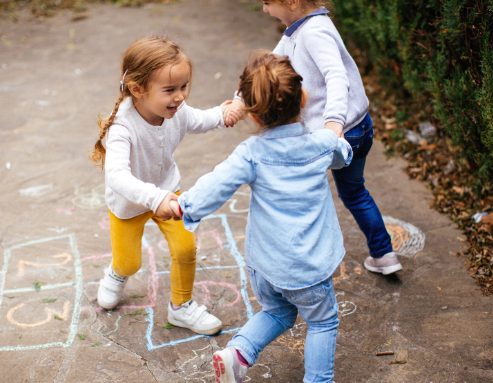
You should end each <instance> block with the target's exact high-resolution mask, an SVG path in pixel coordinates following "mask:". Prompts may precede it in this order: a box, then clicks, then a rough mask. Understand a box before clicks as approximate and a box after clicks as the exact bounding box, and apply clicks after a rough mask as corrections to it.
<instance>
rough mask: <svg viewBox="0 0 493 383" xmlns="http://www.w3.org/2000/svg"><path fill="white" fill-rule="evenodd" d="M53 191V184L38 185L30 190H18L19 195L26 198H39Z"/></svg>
mask: <svg viewBox="0 0 493 383" xmlns="http://www.w3.org/2000/svg"><path fill="white" fill-rule="evenodd" d="M52 189H53V184H47V185H39V186H33V187H30V188H26V189H21V190H19V193H20V194H21V195H22V196H27V197H39V196H42V195H43V194H46V193H47V192H48V191H50V190H52Z"/></svg>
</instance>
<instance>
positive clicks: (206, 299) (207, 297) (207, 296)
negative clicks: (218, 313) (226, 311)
mask: <svg viewBox="0 0 493 383" xmlns="http://www.w3.org/2000/svg"><path fill="white" fill-rule="evenodd" d="M207 285H216V286H222V287H227V288H229V289H231V290H233V291H234V292H235V293H236V299H235V300H234V301H233V302H230V303H228V304H226V305H224V306H226V307H230V306H234V305H235V304H236V302H238V301H239V300H240V298H241V294H240V292H239V291H238V289H237V288H236V286H235V285H232V284H230V283H224V282H214V281H201V282H195V283H194V286H199V287H201V289H202V294H203V296H204V304H205V305H206V304H208V303H209V302H210V301H211V294H210V292H209V289H208V288H207Z"/></svg>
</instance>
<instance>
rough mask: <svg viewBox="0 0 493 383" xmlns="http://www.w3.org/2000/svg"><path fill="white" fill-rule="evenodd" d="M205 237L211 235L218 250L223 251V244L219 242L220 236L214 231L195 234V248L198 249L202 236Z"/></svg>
mask: <svg viewBox="0 0 493 383" xmlns="http://www.w3.org/2000/svg"><path fill="white" fill-rule="evenodd" d="M206 235H212V236H213V237H214V239H215V240H216V243H217V247H218V248H220V249H221V250H223V242H222V241H221V236H220V235H219V233H218V232H217V231H215V230H210V231H204V232H202V233H197V234H196V237H197V247H198V248H199V247H200V245H201V243H202V238H203V237H204V236H206Z"/></svg>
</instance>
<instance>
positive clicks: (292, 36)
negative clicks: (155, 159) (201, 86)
mask: <svg viewBox="0 0 493 383" xmlns="http://www.w3.org/2000/svg"><path fill="white" fill-rule="evenodd" d="M324 3H326V1H325V0H269V1H263V5H264V12H268V13H269V14H270V15H271V16H273V17H276V18H278V19H279V20H281V22H282V23H283V24H284V25H286V27H287V28H286V30H285V31H284V33H283V36H282V38H281V41H279V43H278V44H277V46H276V47H275V49H274V51H273V53H275V54H277V55H279V56H287V57H288V58H289V59H290V60H291V63H292V64H293V68H294V70H295V71H296V72H297V73H298V74H300V75H301V76H302V77H303V89H305V90H306V91H307V92H308V100H307V102H306V107H305V113H304V115H303V117H304V120H305V121H306V122H307V123H308V126H309V127H310V129H311V130H318V129H324V128H325V129H330V130H333V131H334V132H335V133H336V134H337V135H338V136H339V137H342V136H343V137H344V138H345V139H346V140H347V141H348V142H349V143H350V144H351V147H352V149H353V153H354V157H353V161H352V162H351V165H349V166H348V167H345V168H343V169H337V170H335V169H333V170H332V175H333V177H334V181H335V184H336V186H337V192H338V194H339V197H340V198H341V200H342V202H344V205H345V206H346V208H347V209H348V210H349V211H350V212H351V214H352V215H353V217H354V219H355V220H356V222H357V223H358V226H359V227H360V229H361V231H363V233H364V234H365V236H366V239H367V244H368V249H369V250H370V256H369V257H367V258H366V259H365V261H364V265H365V267H366V268H367V269H368V270H370V271H372V272H375V273H382V274H391V273H395V272H396V271H399V270H401V269H402V265H401V264H400V262H399V260H398V259H397V256H396V254H395V252H394V251H393V249H392V243H391V238H390V236H389V234H388V233H387V229H386V228H385V224H384V222H383V219H382V215H381V214H380V210H379V209H378V206H377V204H376V203H375V201H374V200H373V198H372V196H371V195H370V193H369V192H368V190H367V189H366V187H365V178H364V170H365V164H366V157H367V155H368V153H369V151H370V148H371V146H372V143H373V123H372V119H371V117H370V115H369V113H368V105H369V102H368V98H367V97H366V93H365V88H364V86H363V81H362V80H361V76H360V74H359V71H358V67H357V66H356V63H355V62H354V60H353V58H352V57H351V55H350V54H349V52H348V51H347V50H346V47H345V46H344V42H343V41H342V39H341V36H340V35H339V32H338V31H337V29H336V27H335V26H334V24H333V23H332V21H331V20H330V18H329V17H327V14H328V13H329V11H328V10H327V9H325V8H324V7H323V5H324ZM243 107H244V103H243V102H242V101H241V98H240V97H238V99H235V101H234V103H233V104H231V105H229V106H228V109H230V110H237V111H241V109H242V108H243ZM230 121H231V122H232V123H233V122H236V119H235V117H234V116H232V117H231V118H228V117H227V118H226V122H227V123H229V122H230Z"/></svg>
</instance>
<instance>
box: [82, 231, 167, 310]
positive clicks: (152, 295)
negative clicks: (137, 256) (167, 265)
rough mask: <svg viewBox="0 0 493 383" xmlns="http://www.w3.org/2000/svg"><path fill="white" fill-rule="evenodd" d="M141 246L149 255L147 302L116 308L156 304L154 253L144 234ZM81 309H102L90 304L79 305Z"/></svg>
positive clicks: (143, 307)
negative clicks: (145, 303)
mask: <svg viewBox="0 0 493 383" xmlns="http://www.w3.org/2000/svg"><path fill="white" fill-rule="evenodd" d="M142 246H143V248H144V250H145V251H146V252H147V255H148V257H149V271H150V275H149V278H148V279H147V300H148V301H149V304H147V305H137V306H135V305H134V306H131V305H123V306H117V309H122V310H139V309H147V308H151V307H154V306H155V305H156V297H157V290H158V288H159V281H158V274H157V271H156V261H155V259H156V257H155V255H154V250H153V249H152V247H151V246H150V245H149V243H148V242H147V239H146V237H145V235H143V236H142ZM111 256H112V254H102V255H94V256H91V257H85V258H82V259H81V261H86V260H93V259H99V258H109V257H111ZM81 310H84V311H85V310H90V311H103V309H102V308H101V307H92V306H84V307H81Z"/></svg>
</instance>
